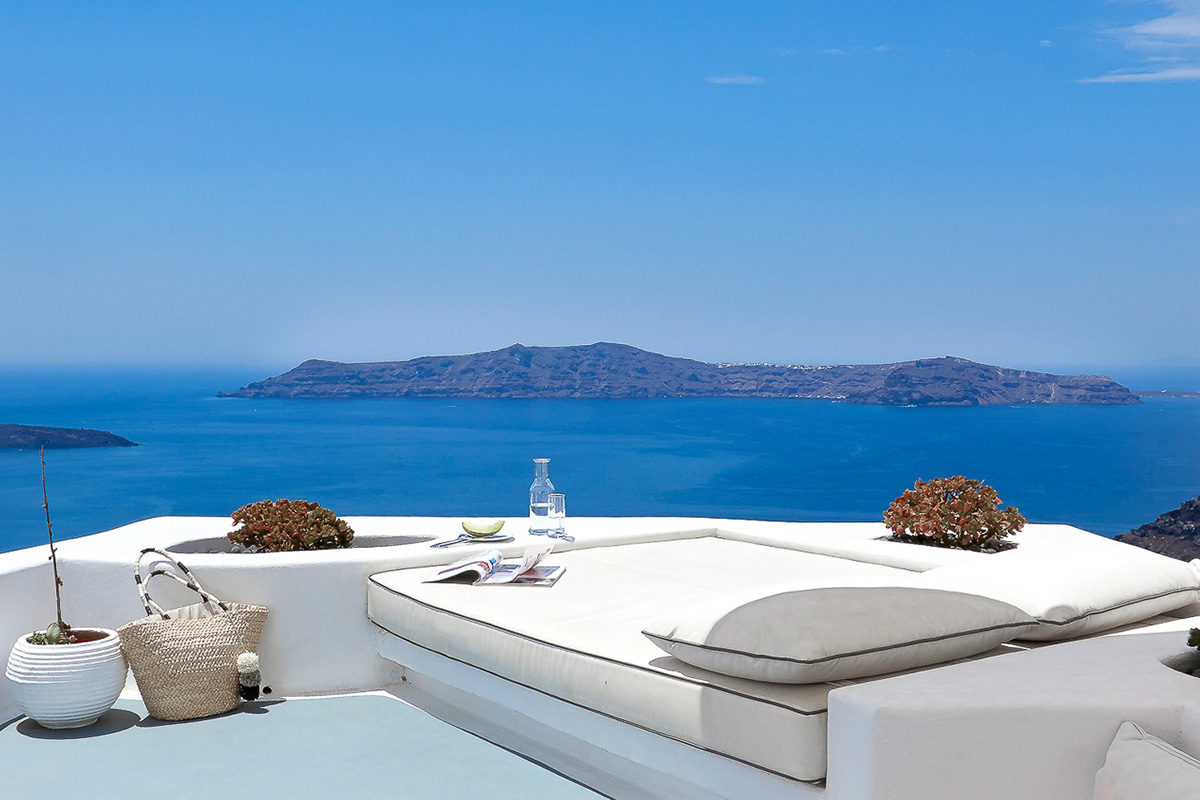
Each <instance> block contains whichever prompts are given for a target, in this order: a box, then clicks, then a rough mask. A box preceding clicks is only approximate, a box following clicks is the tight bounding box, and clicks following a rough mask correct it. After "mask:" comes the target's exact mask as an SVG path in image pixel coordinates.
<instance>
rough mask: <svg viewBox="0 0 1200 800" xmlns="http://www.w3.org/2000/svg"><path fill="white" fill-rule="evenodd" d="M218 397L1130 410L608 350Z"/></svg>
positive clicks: (950, 379) (1065, 380)
mask: <svg viewBox="0 0 1200 800" xmlns="http://www.w3.org/2000/svg"><path fill="white" fill-rule="evenodd" d="M218 396H220V397H263V398H266V397H286V398H366V397H481V398H540V397H580V398H645V397H779V398H800V399H810V400H830V401H840V402H845V403H870V404H875V405H894V406H992V405H1023V404H1029V403H1047V404H1110V405H1111V404H1131V403H1138V402H1140V401H1139V400H1138V398H1137V397H1136V396H1135V395H1134V394H1133V393H1132V392H1130V391H1129V389H1127V388H1125V387H1124V386H1122V385H1121V384H1119V383H1117V382H1116V381H1114V380H1112V379H1111V378H1107V377H1104V376H1098V375H1054V374H1050V373H1044V372H1030V371H1028V370H1019V369H1007V368H1004V367H993V366H988V365H987V364H979V363H976V362H974V361H968V360H966V359H963V358H953V357H949V356H946V357H942V358H928V359H919V360H916V361H901V362H897V363H894V364H867V365H842V366H829V367H818V366H801V365H789V364H710V363H707V362H703V361H693V360H691V359H687V358H675V357H672V356H664V355H661V354H659V353H651V352H649V351H646V350H640V349H638V348H636V347H631V346H629V345H625V344H612V343H609V342H600V343H597V344H590V345H579V346H574V347H525V346H524V345H520V344H514V345H512V346H510V347H506V348H504V349H502V350H492V351H490V352H486V353H472V354H470V355H460V356H426V357H423V358H414V359H412V360H409V361H382V362H375V363H367V364H347V363H343V362H340V361H320V360H310V361H305V362H304V363H303V364H301V365H299V366H298V367H295V368H294V369H291V370H289V371H287V372H285V373H283V374H282V375H276V376H274V377H271V378H266V379H265V380H261V381H256V382H254V383H251V384H250V385H248V386H244V387H242V388H241V389H237V390H236V391H232V392H219V393H218Z"/></svg>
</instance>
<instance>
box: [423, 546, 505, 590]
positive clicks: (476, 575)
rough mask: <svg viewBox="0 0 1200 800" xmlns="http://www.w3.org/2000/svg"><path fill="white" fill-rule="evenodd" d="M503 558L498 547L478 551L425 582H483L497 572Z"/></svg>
mask: <svg viewBox="0 0 1200 800" xmlns="http://www.w3.org/2000/svg"><path fill="white" fill-rule="evenodd" d="M502 558H503V556H501V555H500V551H499V550H496V549H492V550H484V551H481V552H476V553H473V554H472V555H469V556H467V557H465V558H463V559H461V560H459V561H455V562H454V563H453V564H451V565H450V566H448V567H446V568H445V569H443V570H441V571H439V572H438V573H437V574H436V575H434V576H433V577H432V578H430V579H429V580H427V581H425V583H481V582H483V581H485V580H487V578H488V576H490V575H492V574H494V573H495V572H496V570H497V569H498V568H499V567H500V560H501V559H502Z"/></svg>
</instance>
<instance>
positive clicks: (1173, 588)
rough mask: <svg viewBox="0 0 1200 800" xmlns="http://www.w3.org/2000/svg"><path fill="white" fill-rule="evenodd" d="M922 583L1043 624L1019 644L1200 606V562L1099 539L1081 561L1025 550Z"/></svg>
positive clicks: (935, 574)
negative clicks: (991, 601)
mask: <svg viewBox="0 0 1200 800" xmlns="http://www.w3.org/2000/svg"><path fill="white" fill-rule="evenodd" d="M1097 539H1099V537H1097ZM918 584H919V585H923V586H927V587H929V588H933V589H946V590H949V591H960V592H972V593H975V594H981V595H985V596H987V597H992V598H995V599H996V600H1000V601H1002V602H1005V603H1009V604H1011V605H1014V606H1016V607H1017V608H1019V609H1021V610H1022V611H1024V612H1025V613H1027V614H1029V615H1030V616H1032V617H1033V618H1034V619H1036V620H1037V621H1038V626H1037V627H1036V628H1033V629H1032V630H1030V631H1029V632H1027V633H1024V634H1022V635H1021V636H1020V637H1019V638H1022V639H1033V640H1045V641H1049V640H1057V639H1071V638H1074V637H1076V636H1085V635H1087V634H1091V633H1097V632H1099V631H1105V630H1109V629H1110V628H1116V627H1119V626H1121V625H1128V624H1130V623H1134V622H1140V621H1141V620H1144V619H1148V618H1150V617H1153V616H1155V615H1157V614H1163V613H1165V612H1167V611H1173V610H1174V609H1177V608H1182V607H1183V606H1186V605H1188V604H1190V603H1193V602H1195V601H1197V600H1200V559H1197V560H1193V561H1192V562H1191V563H1187V562H1184V561H1178V560H1176V559H1173V558H1167V557H1166V556H1161V555H1158V554H1157V553H1151V552H1150V551H1148V550H1142V549H1140V548H1137V547H1132V546H1129V545H1125V544H1122V543H1121V542H1113V541H1108V540H1099V541H1097V543H1096V546H1094V547H1088V548H1086V549H1081V550H1080V551H1079V552H1078V553H1075V554H1067V553H1063V554H1049V553H1027V554H1023V553H1022V551H1021V549H1020V548H1018V549H1016V550H1009V551H1006V552H1002V553H996V554H994V555H990V556H986V557H984V558H980V559H975V560H973V561H970V562H964V563H959V564H952V565H949V566H944V567H937V568H936V569H931V570H929V571H928V572H924V573H921V575H920V576H919V580H918Z"/></svg>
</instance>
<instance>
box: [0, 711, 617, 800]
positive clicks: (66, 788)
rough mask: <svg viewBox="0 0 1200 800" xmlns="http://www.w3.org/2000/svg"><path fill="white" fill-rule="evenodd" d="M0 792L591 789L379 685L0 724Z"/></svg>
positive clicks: (577, 795)
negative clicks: (190, 715)
mask: <svg viewBox="0 0 1200 800" xmlns="http://www.w3.org/2000/svg"><path fill="white" fill-rule="evenodd" d="M0 797H3V798H5V800H50V798H57V797H80V798H88V799H89V800H108V798H120V799H121V800H128V798H131V797H153V798H163V799H164V800H166V799H167V798H169V799H170V800H200V799H201V798H204V799H205V800H207V799H208V798H221V799H222V800H225V798H230V799H232V800H237V799H238V798H256V799H257V798H263V799H264V800H266V799H268V798H288V800H300V799H302V798H339V797H352V798H355V799H356V800H360V799H361V800H373V798H389V800H394V799H395V798H401V797H402V798H411V800H434V798H437V800H475V799H476V798H494V800H516V798H561V799H562V800H597V799H598V798H600V797H601V795H598V794H596V793H595V792H593V791H591V790H590V789H586V788H584V787H582V786H580V785H578V784H576V783H573V782H572V781H570V780H568V779H567V778H564V777H562V776H560V775H557V774H556V773H554V772H551V771H549V770H547V769H545V768H544V767H542V766H540V765H538V764H534V763H533V762H530V761H527V760H525V759H524V758H522V757H521V756H518V755H516V754H514V753H511V752H509V751H507V750H504V749H502V748H500V747H497V746H495V745H493V744H490V743H488V742H485V741H484V740H482V739H479V738H477V737H475V736H472V735H471V734H469V733H465V732H463V731H461V730H459V729H457V728H455V727H452V726H450V725H447V724H446V723H444V722H441V721H440V720H437V719H434V718H433V717H431V716H429V715H428V714H426V713H424V712H423V711H420V710H418V709H416V708H413V707H412V706H410V705H408V704H407V703H404V702H401V701H399V700H397V699H395V698H393V697H391V696H390V695H387V694H384V693H365V694H355V695H343V696H337V697H321V698H300V699H288V700H269V699H268V700H266V701H264V702H258V703H250V704H246V705H245V706H243V707H242V708H241V709H240V710H237V711H232V712H230V713H228V714H222V715H220V716H217V717H210V718H208V719H202V720H191V721H188V722H160V721H158V720H155V719H153V718H151V717H149V716H147V715H146V709H145V707H144V706H143V705H142V704H141V702H140V701H139V700H121V701H118V703H117V705H116V707H115V708H113V709H112V710H110V711H109V712H108V713H106V714H105V715H104V716H103V717H101V719H100V721H99V722H97V723H96V724H94V725H91V726H89V727H87V728H80V729H77V730H62V731H52V730H47V729H46V728H43V727H41V726H40V725H37V724H36V723H34V722H32V721H30V720H27V719H25V718H23V717H22V718H20V719H17V720H13V721H11V722H9V723H7V724H6V725H3V726H0Z"/></svg>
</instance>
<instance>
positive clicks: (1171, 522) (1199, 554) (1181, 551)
mask: <svg viewBox="0 0 1200 800" xmlns="http://www.w3.org/2000/svg"><path fill="white" fill-rule="evenodd" d="M1117 541H1118V542H1124V543H1125V544H1132V545H1135V546H1137V547H1141V548H1144V549H1146V550H1152V551H1153V552H1155V553H1161V554H1162V555H1164V556H1171V557H1172V558H1179V559H1182V560H1184V561H1190V560H1192V559H1193V558H1200V497H1197V498H1194V499H1192V500H1185V501H1184V502H1183V504H1182V505H1181V506H1179V508H1177V509H1175V510H1174V511H1168V512H1167V513H1165V514H1159V515H1158V519H1156V520H1154V522H1150V523H1147V524H1145V525H1143V526H1142V527H1140V528H1137V529H1135V530H1132V531H1130V532H1129V533H1122V534H1121V535H1120V536H1118V537H1117Z"/></svg>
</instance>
